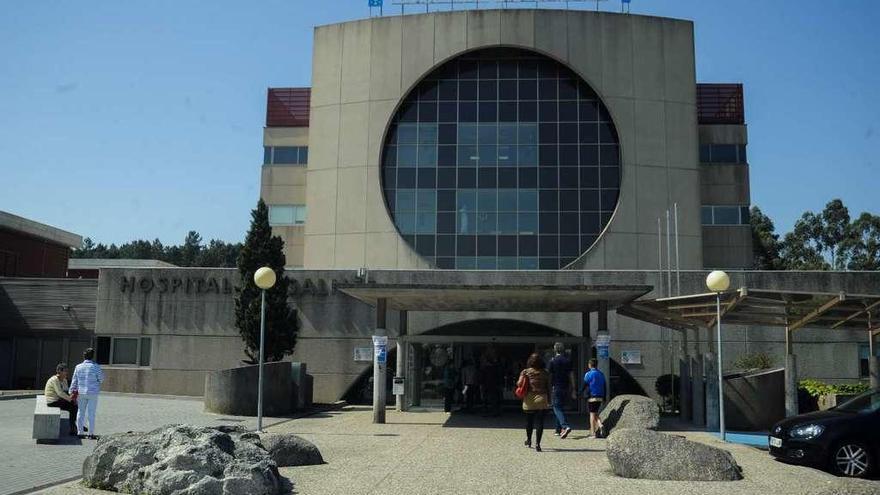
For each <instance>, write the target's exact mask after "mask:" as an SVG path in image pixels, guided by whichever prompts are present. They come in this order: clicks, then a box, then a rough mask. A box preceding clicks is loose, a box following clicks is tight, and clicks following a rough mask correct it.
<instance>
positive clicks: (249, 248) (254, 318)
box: [235, 199, 299, 363]
mask: <svg viewBox="0 0 880 495" xmlns="http://www.w3.org/2000/svg"><path fill="white" fill-rule="evenodd" d="M285 263H286V259H285V257H284V241H282V240H281V238H280V237H278V236H272V229H271V227H269V209H268V208H267V207H266V203H264V202H263V200H262V199H261V200H260V201H259V202H258V203H257V208H256V209H255V210H253V211H251V227H250V229H249V230H248V233H247V237H246V238H245V241H244V245H243V246H242V248H241V253H240V254H239V256H238V272H239V275H240V281H239V287H237V288H236V290H235V326H236V327H237V328H238V331H239V333H240V334H241V338H242V340H244V343H245V354H247V356H248V359H249V362H251V363H256V362H258V361H259V352H260V289H259V288H258V287H257V286H256V284H254V272H255V271H257V269H258V268H260V267H263V266H268V267H270V268H272V270H274V271H275V274H276V275H277V281H276V282H275V286H274V287H272V288H271V289H269V290H267V291H266V341H265V359H266V361H280V360H282V359H284V356H286V355H288V354H292V353H293V348H294V346H295V345H296V334H297V331H298V330H299V328H298V327H299V323H298V320H297V316H296V311H295V310H294V309H292V308H291V307H290V305H289V304H288V302H287V287H288V284H289V283H290V280H289V279H288V278H287V277H286V276H285V275H284V265H285Z"/></svg>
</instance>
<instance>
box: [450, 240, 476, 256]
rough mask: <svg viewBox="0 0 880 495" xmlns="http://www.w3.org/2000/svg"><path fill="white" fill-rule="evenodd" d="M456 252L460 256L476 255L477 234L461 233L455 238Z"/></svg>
mask: <svg viewBox="0 0 880 495" xmlns="http://www.w3.org/2000/svg"><path fill="white" fill-rule="evenodd" d="M455 244H456V247H457V248H456V254H457V255H458V256H476V255H477V236H475V235H459V236H457V237H456V239H455Z"/></svg>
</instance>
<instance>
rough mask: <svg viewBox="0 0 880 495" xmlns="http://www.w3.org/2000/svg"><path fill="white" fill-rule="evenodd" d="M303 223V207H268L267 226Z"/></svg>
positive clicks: (304, 215) (304, 217) (304, 207)
mask: <svg viewBox="0 0 880 495" xmlns="http://www.w3.org/2000/svg"><path fill="white" fill-rule="evenodd" d="M305 223H306V206H305V205H269V225H271V226H273V227H275V226H284V225H303V224H305Z"/></svg>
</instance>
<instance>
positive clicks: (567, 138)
mask: <svg viewBox="0 0 880 495" xmlns="http://www.w3.org/2000/svg"><path fill="white" fill-rule="evenodd" d="M559 142H560V143H577V142H578V125H577V124H559Z"/></svg>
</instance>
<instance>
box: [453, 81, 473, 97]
mask: <svg viewBox="0 0 880 495" xmlns="http://www.w3.org/2000/svg"><path fill="white" fill-rule="evenodd" d="M476 100H477V81H459V82H458V101H476Z"/></svg>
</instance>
